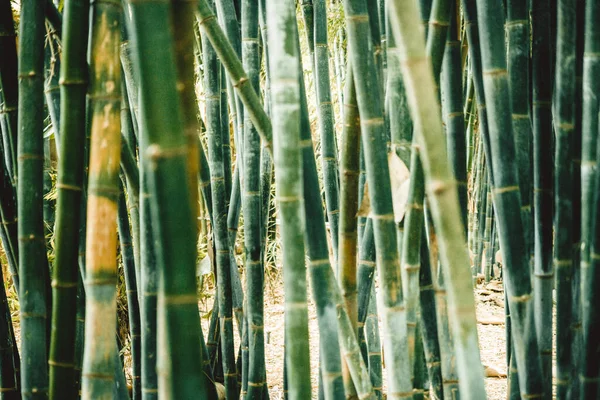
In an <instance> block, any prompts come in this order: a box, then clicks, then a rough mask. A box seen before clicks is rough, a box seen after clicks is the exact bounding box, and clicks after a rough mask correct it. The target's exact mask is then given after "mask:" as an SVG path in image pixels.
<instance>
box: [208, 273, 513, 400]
mask: <svg viewBox="0 0 600 400" xmlns="http://www.w3.org/2000/svg"><path fill="white" fill-rule="evenodd" d="M272 278H273V277H271V279H268V281H267V283H266V286H265V335H266V339H265V340H266V343H265V357H266V366H267V383H268V386H269V394H270V398H271V399H272V400H280V399H283V336H284V322H283V321H284V317H283V316H284V298H283V287H282V283H281V279H277V278H276V279H272ZM309 291H310V289H309ZM475 293H476V301H477V319H478V321H479V322H480V323H478V333H479V342H480V350H481V361H482V363H483V364H484V366H486V367H488V372H489V374H492V375H494V371H496V372H498V373H499V375H500V377H487V378H486V390H487V395H488V399H490V400H500V399H505V398H506V382H507V381H506V371H507V368H506V340H505V332H504V292H503V288H502V284H501V282H498V281H492V282H491V283H490V284H488V285H485V284H483V283H482V284H479V285H478V286H477V288H476V292H475ZM205 307H206V305H205ZM205 307H201V308H204V309H205V310H208V308H205ZM203 325H204V326H205V329H206V328H207V326H208V321H207V320H206V319H205V320H203ZM309 335H310V349H311V354H310V356H311V360H310V362H311V371H312V373H311V381H312V386H313V398H315V399H316V398H317V391H318V355H319V353H318V348H319V338H318V336H319V335H318V326H317V317H316V311H315V305H314V303H313V302H312V299H310V297H309ZM235 340H236V346H237V344H238V343H239V341H238V340H239V338H238V337H237V335H236V338H235ZM383 375H384V392H385V389H386V382H385V381H386V379H385V369H384V371H383Z"/></svg>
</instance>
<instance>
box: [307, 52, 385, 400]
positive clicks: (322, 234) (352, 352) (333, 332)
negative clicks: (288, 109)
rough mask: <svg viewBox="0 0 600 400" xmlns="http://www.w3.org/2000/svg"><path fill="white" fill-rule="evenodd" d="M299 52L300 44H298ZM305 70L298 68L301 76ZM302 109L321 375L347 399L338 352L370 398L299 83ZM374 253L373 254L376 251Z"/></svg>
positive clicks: (334, 392) (360, 391)
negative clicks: (332, 252) (332, 251)
mask: <svg viewBox="0 0 600 400" xmlns="http://www.w3.org/2000/svg"><path fill="white" fill-rule="evenodd" d="M296 47H297V49H298V51H299V49H300V44H299V42H297V43H296ZM301 70H302V68H301V65H300V64H299V71H298V72H299V74H298V75H299V76H301V75H300V71H301ZM300 101H301V104H300V107H301V121H300V123H301V129H300V134H301V136H300V140H301V143H302V148H303V154H302V156H303V169H304V170H303V174H302V176H303V180H304V193H305V194H306V196H305V202H304V212H305V216H306V222H307V226H306V235H305V242H306V244H307V247H308V256H309V258H310V262H311V267H310V269H309V272H310V274H311V283H312V287H313V288H314V290H313V299H314V301H315V303H316V305H317V317H318V320H319V332H320V346H321V353H320V354H321V357H322V358H321V359H322V361H323V368H322V375H323V376H324V385H323V386H324V387H325V388H329V392H327V391H326V390H327V389H324V392H325V393H329V394H328V395H327V396H329V397H328V398H334V399H338V398H340V397H343V396H344V388H343V379H342V377H341V366H340V361H339V358H338V357H339V355H340V354H339V352H338V349H339V350H340V352H341V353H342V354H341V355H342V356H343V357H344V361H345V362H346V364H347V366H348V369H349V370H350V375H351V377H352V380H353V382H354V387H355V388H356V392H357V394H358V396H359V398H371V396H372V390H373V389H372V385H371V382H370V380H369V373H368V371H367V368H366V365H365V363H364V360H363V359H362V357H361V354H360V347H359V342H358V341H357V338H356V333H355V332H356V330H355V328H354V326H353V324H352V323H351V320H350V318H349V316H348V313H347V312H346V308H345V306H344V303H343V301H344V300H343V298H342V295H341V293H340V290H339V286H338V285H337V284H336V280H335V276H334V273H333V268H332V267H331V264H330V260H329V249H328V246H327V233H326V230H325V217H324V213H323V208H322V198H321V195H320V193H321V190H320V187H319V181H318V176H317V166H316V162H315V153H314V149H313V146H312V139H311V132H310V119H309V115H308V105H307V102H306V94H305V89H304V80H303V79H300ZM373 252H374V250H373ZM333 310H336V314H337V316H336V317H337V318H336V319H337V328H336V324H332V319H331V318H332V317H333V313H332V311H333Z"/></svg>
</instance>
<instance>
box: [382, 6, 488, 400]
mask: <svg viewBox="0 0 600 400" xmlns="http://www.w3.org/2000/svg"><path fill="white" fill-rule="evenodd" d="M390 5H391V6H392V7H391V10H390V14H391V15H392V21H393V24H392V28H393V29H394V34H396V38H397V40H398V43H399V45H400V49H401V62H402V67H403V75H404V77H405V84H406V87H407V97H408V99H409V105H410V106H411V114H412V116H413V121H414V123H415V133H416V137H417V143H419V145H420V147H421V159H422V162H423V167H424V171H425V178H426V191H427V195H428V198H429V202H430V204H431V211H432V215H433V219H434V223H435V227H436V230H437V234H438V235H439V238H440V240H439V243H440V255H441V264H442V267H443V269H444V277H445V279H446V288H447V290H448V300H449V307H448V312H449V317H450V321H451V324H452V330H453V333H454V343H455V349H456V354H457V369H458V374H459V378H460V391H461V397H463V396H464V398H467V399H468V398H472V399H475V398H484V397H485V388H484V385H483V368H481V364H480V363H481V361H480V358H479V347H478V343H477V325H476V320H475V300H474V297H473V292H472V284H471V279H469V269H468V265H469V258H468V254H467V251H466V242H465V231H464V227H463V226H462V222H461V218H460V209H459V204H458V194H457V188H456V183H455V182H454V181H453V179H452V177H451V174H450V172H449V168H448V161H447V155H446V149H445V146H444V145H443V140H442V137H443V132H442V124H441V116H440V111H439V108H438V107H431V106H428V105H432V104H436V102H437V101H436V93H435V83H434V82H435V81H434V77H433V75H432V73H431V71H432V69H431V64H430V60H429V58H428V57H427V56H426V52H425V43H424V36H423V34H422V28H421V27H420V26H419V18H418V10H417V7H416V4H414V3H412V2H398V1H396V2H392V3H391V4H390ZM459 313H460V314H459ZM459 315H460V316H459Z"/></svg>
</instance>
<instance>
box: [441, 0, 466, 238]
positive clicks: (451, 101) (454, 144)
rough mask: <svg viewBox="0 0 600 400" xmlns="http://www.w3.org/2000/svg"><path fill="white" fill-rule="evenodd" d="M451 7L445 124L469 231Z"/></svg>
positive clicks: (458, 72)
mask: <svg viewBox="0 0 600 400" xmlns="http://www.w3.org/2000/svg"><path fill="white" fill-rule="evenodd" d="M454 9H455V4H454V3H453V5H452V6H451V11H450V27H449V30H448V37H447V41H446V47H445V53H444V57H443V66H442V76H441V79H440V80H441V82H442V90H441V92H442V98H445V101H444V100H443V101H442V102H443V103H444V104H445V108H444V109H445V116H444V117H445V118H444V120H445V123H446V137H447V146H448V155H449V157H450V159H449V160H450V166H451V167H452V172H453V175H454V177H455V178H456V183H457V184H458V200H459V204H460V210H461V215H462V222H463V226H464V227H465V229H466V228H467V215H468V214H467V202H468V198H467V197H468V196H467V156H466V151H467V144H466V138H465V118H464V111H463V98H462V89H461V84H462V71H461V57H460V40H459V36H458V35H459V29H460V27H459V26H457V24H458V21H457V17H456V13H455V12H454Z"/></svg>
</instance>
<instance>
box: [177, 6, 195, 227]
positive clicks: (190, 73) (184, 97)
mask: <svg viewBox="0 0 600 400" xmlns="http://www.w3.org/2000/svg"><path fill="white" fill-rule="evenodd" d="M173 1H174V4H173V9H172V20H173V27H174V42H175V49H174V51H175V57H176V66H177V91H178V93H179V98H180V102H181V111H182V114H183V126H184V133H185V137H186V139H187V144H188V155H187V171H188V175H187V186H188V188H189V195H190V207H191V209H192V216H193V217H194V220H195V221H196V226H197V228H199V226H200V225H199V222H200V221H199V219H198V217H199V215H200V209H199V207H200V203H199V195H200V193H199V191H198V174H199V170H200V163H199V162H198V161H199V155H198V152H199V151H200V149H199V143H198V131H199V130H200V124H199V123H198V116H197V115H198V102H197V99H196V91H195V86H194V84H195V74H194V54H193V53H192V52H190V51H189V49H190V48H192V47H193V46H194V26H195V16H194V12H195V9H196V2H195V1H194V0H173ZM196 236H197V235H196Z"/></svg>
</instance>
